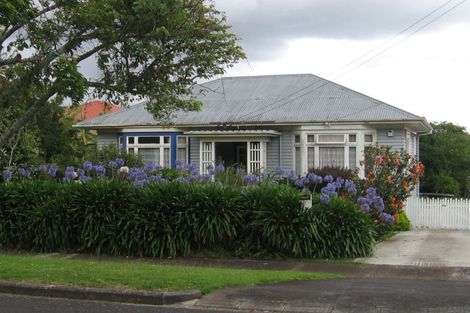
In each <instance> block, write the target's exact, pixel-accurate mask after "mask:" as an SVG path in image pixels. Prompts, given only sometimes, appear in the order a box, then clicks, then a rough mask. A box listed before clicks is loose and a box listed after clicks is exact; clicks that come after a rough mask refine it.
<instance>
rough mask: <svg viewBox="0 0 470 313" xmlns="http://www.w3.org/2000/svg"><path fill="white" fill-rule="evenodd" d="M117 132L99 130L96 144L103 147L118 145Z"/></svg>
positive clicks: (99, 147)
mask: <svg viewBox="0 0 470 313" xmlns="http://www.w3.org/2000/svg"><path fill="white" fill-rule="evenodd" d="M117 144H118V142H117V133H115V132H99V133H98V136H97V138H96V146H97V147H98V149H101V148H103V147H105V146H107V145H117Z"/></svg>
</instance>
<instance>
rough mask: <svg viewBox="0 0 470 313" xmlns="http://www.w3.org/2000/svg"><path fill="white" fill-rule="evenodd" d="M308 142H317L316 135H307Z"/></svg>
mask: <svg viewBox="0 0 470 313" xmlns="http://www.w3.org/2000/svg"><path fill="white" fill-rule="evenodd" d="M307 142H315V135H307Z"/></svg>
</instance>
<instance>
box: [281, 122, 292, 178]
mask: <svg viewBox="0 0 470 313" xmlns="http://www.w3.org/2000/svg"><path fill="white" fill-rule="evenodd" d="M280 158H281V160H280V162H281V167H282V168H283V169H294V134H293V133H292V132H290V131H286V132H283V133H282V135H281V156H280Z"/></svg>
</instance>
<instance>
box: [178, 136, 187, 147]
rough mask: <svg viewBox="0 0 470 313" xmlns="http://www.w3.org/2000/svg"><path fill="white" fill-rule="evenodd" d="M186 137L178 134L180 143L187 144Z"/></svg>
mask: <svg viewBox="0 0 470 313" xmlns="http://www.w3.org/2000/svg"><path fill="white" fill-rule="evenodd" d="M186 138H187V137H184V136H178V145H186V144H187V142H186Z"/></svg>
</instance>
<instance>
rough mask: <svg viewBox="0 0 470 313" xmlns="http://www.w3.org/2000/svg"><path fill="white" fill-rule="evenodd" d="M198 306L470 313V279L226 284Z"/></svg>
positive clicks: (335, 312) (332, 312)
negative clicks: (466, 280)
mask: <svg viewBox="0 0 470 313" xmlns="http://www.w3.org/2000/svg"><path fill="white" fill-rule="evenodd" d="M196 305H197V306H199V307H210V308H231V309H233V308H237V309H241V310H263V311H283V312H317V313H319V312H322V313H323V312H329V313H343V312H344V313H345V312H348V313H369V312H370V313H379V312H380V313H392V312H394V313H395V312H400V313H408V312H409V313H421V312H422V313H424V312H426V313H444V312H445V313H457V312H458V313H463V312H470V282H458V281H431V280H404V279H402V280H400V279H382V278H381V279H370V278H350V279H335V280H323V281H297V282H295V281H294V282H284V283H277V284H269V285H260V286H253V287H244V288H239V287H237V288H227V289H222V290H219V291H216V292H214V293H212V294H209V295H207V296H205V297H203V298H201V299H200V300H199V301H198V302H197V303H196Z"/></svg>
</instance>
